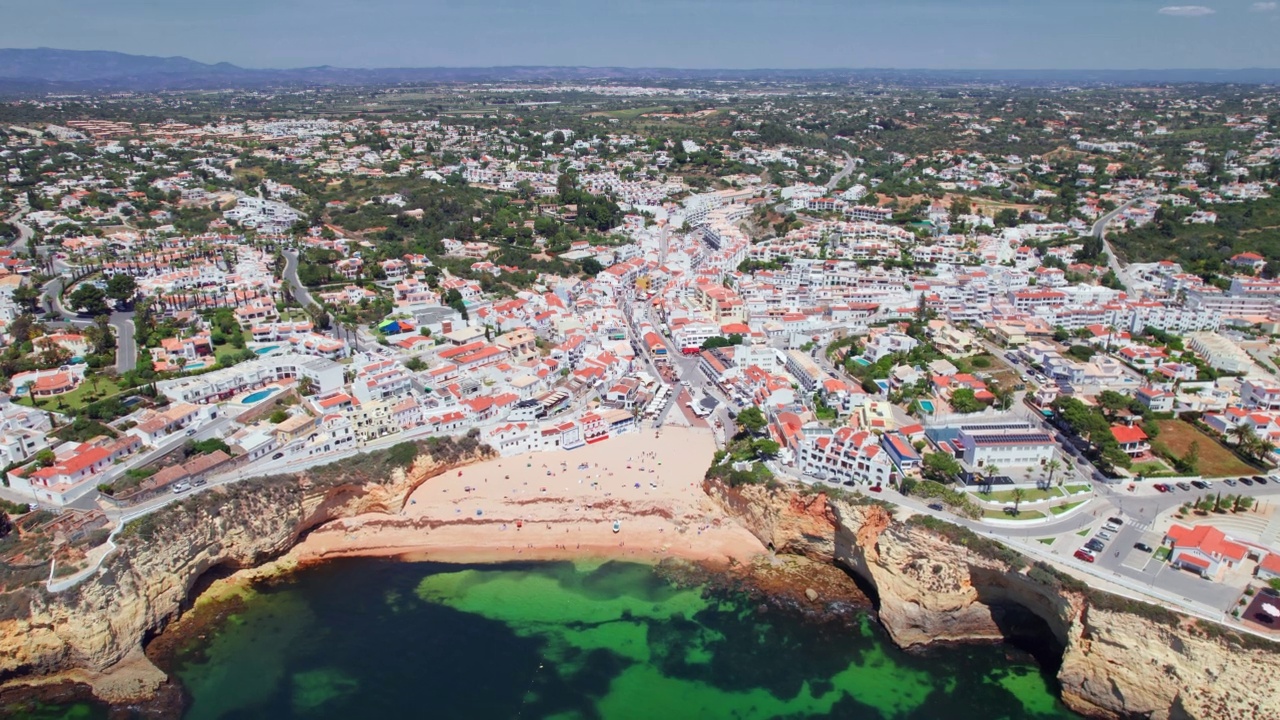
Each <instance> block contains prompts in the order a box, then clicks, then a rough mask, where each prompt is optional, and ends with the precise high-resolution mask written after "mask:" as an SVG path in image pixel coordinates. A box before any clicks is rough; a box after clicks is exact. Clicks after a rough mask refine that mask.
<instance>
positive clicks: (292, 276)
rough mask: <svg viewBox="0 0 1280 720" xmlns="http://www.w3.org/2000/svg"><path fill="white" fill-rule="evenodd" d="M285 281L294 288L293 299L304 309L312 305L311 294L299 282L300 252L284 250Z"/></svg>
mask: <svg viewBox="0 0 1280 720" xmlns="http://www.w3.org/2000/svg"><path fill="white" fill-rule="evenodd" d="M282 252H283V253H284V279H285V281H286V282H288V283H289V285H290V286H291V287H292V288H293V297H294V299H296V300H297V301H298V304H299V305H301V306H302V307H304V308H305V307H307V306H308V305H311V292H310V291H309V290H307V286H306V285H303V284H302V282H301V281H300V280H298V251H297V250H284V251H282Z"/></svg>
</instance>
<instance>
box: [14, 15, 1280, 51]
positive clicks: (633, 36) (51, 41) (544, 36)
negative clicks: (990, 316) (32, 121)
mask: <svg viewBox="0 0 1280 720" xmlns="http://www.w3.org/2000/svg"><path fill="white" fill-rule="evenodd" d="M1184 1H1185V0H1165V1H1164V2H1161V1H1160V0H1061V1H1056V2H1055V1H1053V0H879V1H877V2H871V1H869V0H629V1H628V0H450V1H448V2H441V1H439V0H214V1H213V2H204V1H201V0H38V1H37V2H19V0H0V47H37V46H44V47H56V48H68V49H81V50H118V51H122V52H129V53H136V54H144V55H184V56H187V57H190V58H193V59H196V60H201V61H204V62H219V61H227V62H231V63H235V64H237V65H242V66H246V67H299V66H307V65H325V64H327V65H339V66H345V67H388V66H402V67H403V66H417V67H421V66H436V65H444V66H477V65H627V66H666V67H704V68H705V67H716V68H744V67H746V68H758V67H773V68H795V67H801V68H822V67H898V68H1202V67H1204V68H1208V67H1224V68H1239V67H1280V5H1278V4H1277V2H1274V1H1264V2H1255V1H1254V0H1205V1H1206V2H1207V3H1208V4H1206V5H1181V4H1177V5H1174V4H1170V3H1171V2H1184ZM1193 1H1194V0H1193Z"/></svg>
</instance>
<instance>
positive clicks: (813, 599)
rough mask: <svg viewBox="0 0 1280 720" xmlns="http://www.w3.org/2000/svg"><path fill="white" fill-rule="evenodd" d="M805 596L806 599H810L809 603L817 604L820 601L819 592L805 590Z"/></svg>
mask: <svg viewBox="0 0 1280 720" xmlns="http://www.w3.org/2000/svg"><path fill="white" fill-rule="evenodd" d="M804 596H805V597H807V598H809V602H817V601H818V591H817V590H814V589H813V588H805V590H804Z"/></svg>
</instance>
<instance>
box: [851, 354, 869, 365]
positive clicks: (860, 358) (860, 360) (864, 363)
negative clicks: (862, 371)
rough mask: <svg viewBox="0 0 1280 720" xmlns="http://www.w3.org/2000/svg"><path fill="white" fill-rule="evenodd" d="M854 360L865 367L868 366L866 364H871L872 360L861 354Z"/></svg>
mask: <svg viewBox="0 0 1280 720" xmlns="http://www.w3.org/2000/svg"><path fill="white" fill-rule="evenodd" d="M853 361H854V362H856V363H858V364H859V365H861V366H863V367H866V366H868V365H870V364H871V361H870V360H868V359H866V358H864V357H861V356H859V357H856V358H854V359H853Z"/></svg>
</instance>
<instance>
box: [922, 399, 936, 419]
mask: <svg viewBox="0 0 1280 720" xmlns="http://www.w3.org/2000/svg"><path fill="white" fill-rule="evenodd" d="M920 409H921V410H923V411H925V412H927V413H929V414H930V415H932V414H933V401H932V400H921V401H920Z"/></svg>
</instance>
